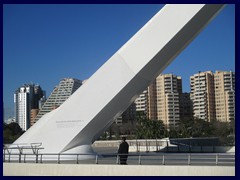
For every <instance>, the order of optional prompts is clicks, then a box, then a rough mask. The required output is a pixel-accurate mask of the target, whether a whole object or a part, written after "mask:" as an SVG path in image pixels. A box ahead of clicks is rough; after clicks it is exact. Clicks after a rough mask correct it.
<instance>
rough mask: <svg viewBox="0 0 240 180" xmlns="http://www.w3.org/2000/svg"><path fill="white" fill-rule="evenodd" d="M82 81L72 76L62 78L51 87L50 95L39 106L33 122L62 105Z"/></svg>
mask: <svg viewBox="0 0 240 180" xmlns="http://www.w3.org/2000/svg"><path fill="white" fill-rule="evenodd" d="M81 85H82V81H81V80H78V79H74V78H64V79H62V80H61V81H60V83H59V84H58V85H57V86H56V87H55V88H54V89H53V91H52V93H51V95H50V96H49V97H48V99H47V100H46V102H45V103H44V104H43V106H42V107H41V109H40V111H39V113H38V114H37V116H36V118H35V120H34V121H33V124H34V123H35V122H36V121H38V120H39V119H40V118H41V117H42V116H43V115H44V114H46V113H49V112H50V111H52V110H54V109H56V108H58V107H59V106H61V105H62V103H64V102H65V101H66V100H67V99H68V98H69V97H70V96H71V95H72V94H73V93H74V92H75V91H76V90H77V89H78V88H79V87H80V86H81Z"/></svg>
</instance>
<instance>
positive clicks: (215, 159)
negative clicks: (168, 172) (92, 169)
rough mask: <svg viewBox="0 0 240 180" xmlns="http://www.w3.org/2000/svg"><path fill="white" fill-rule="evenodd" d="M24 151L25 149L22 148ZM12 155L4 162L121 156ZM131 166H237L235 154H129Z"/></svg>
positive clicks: (106, 160)
mask: <svg viewBox="0 0 240 180" xmlns="http://www.w3.org/2000/svg"><path fill="white" fill-rule="evenodd" d="M22 149H24V148H22ZM22 149H21V151H19V153H11V152H10V151H9V150H7V148H6V149H4V152H3V162H8V163H11V162H18V163H22V162H23V163H57V164H61V163H71V164H119V159H120V158H119V157H120V155H119V154H116V153H113V154H64V153H63V154H54V153H38V150H40V149H42V148H37V149H36V151H34V153H24V152H23V151H22ZM6 150H7V151H6ZM127 155H128V158H127V162H128V164H129V165H227V166H235V153H129V154H127Z"/></svg>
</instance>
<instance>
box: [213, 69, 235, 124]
mask: <svg viewBox="0 0 240 180" xmlns="http://www.w3.org/2000/svg"><path fill="white" fill-rule="evenodd" d="M214 87H215V88H214V89H215V107H216V120H218V121H222V122H231V121H235V73H234V72H231V71H216V72H215V73H214Z"/></svg>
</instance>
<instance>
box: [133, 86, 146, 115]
mask: <svg viewBox="0 0 240 180" xmlns="http://www.w3.org/2000/svg"><path fill="white" fill-rule="evenodd" d="M147 95H148V91H147V90H144V91H143V92H142V93H141V94H140V95H139V96H138V98H137V99H136V100H135V101H134V103H135V105H136V111H141V112H144V113H147Z"/></svg>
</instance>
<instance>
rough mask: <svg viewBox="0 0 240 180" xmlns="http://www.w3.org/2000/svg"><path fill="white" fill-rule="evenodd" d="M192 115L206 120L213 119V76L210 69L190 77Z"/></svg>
mask: <svg viewBox="0 0 240 180" xmlns="http://www.w3.org/2000/svg"><path fill="white" fill-rule="evenodd" d="M190 85H191V93H190V98H191V100H192V103H193V116H194V117H196V118H199V119H204V120H206V121H209V122H210V121H212V120H214V119H215V96H214V76H213V73H212V72H211V71H206V72H198V73H197V74H194V75H193V76H191V77H190Z"/></svg>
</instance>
